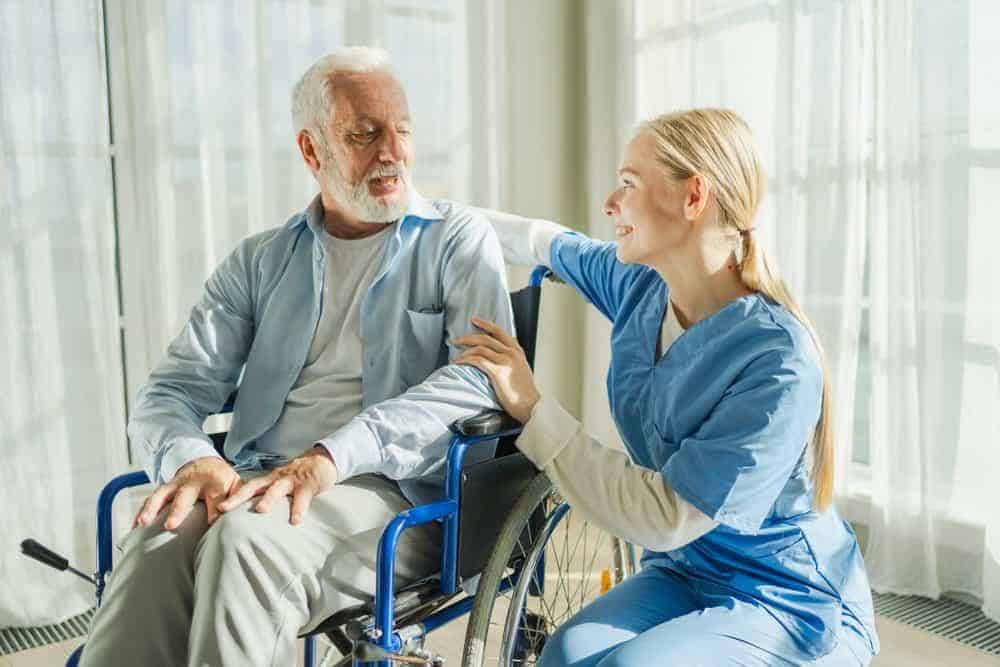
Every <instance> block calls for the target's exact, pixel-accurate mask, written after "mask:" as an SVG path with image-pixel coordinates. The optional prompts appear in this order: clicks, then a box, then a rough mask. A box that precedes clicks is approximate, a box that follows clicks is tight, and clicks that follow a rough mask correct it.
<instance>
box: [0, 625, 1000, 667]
mask: <svg viewBox="0 0 1000 667" xmlns="http://www.w3.org/2000/svg"><path fill="white" fill-rule="evenodd" d="M463 625H464V624H463V623H461V622H458V621H456V622H455V623H454V624H453V625H451V626H448V627H445V628H442V629H441V630H439V631H438V632H437V633H436V634H434V635H431V639H432V640H433V641H430V642H428V644H429V646H430V647H431V648H433V649H434V650H436V651H437V652H438V653H440V654H441V655H443V656H445V657H446V658H447V662H446V664H448V665H456V666H457V665H458V664H460V662H461V651H462V637H463V636H464V627H463ZM878 628H879V636H880V637H881V641H882V653H881V655H879V656H878V657H877V658H876V659H875V661H874V662H873V663H872V665H873V666H874V667H912V666H913V665H934V666H940V667H959V666H960V667H1000V656H995V655H989V654H986V653H982V652H980V651H976V650H974V649H970V648H968V647H965V646H961V645H959V644H956V643H954V642H951V641H948V640H946V639H941V638H939V637H935V636H934V635H931V634H928V633H926V632H922V631H920V630H916V629H914V628H911V627H909V626H906V625H902V624H900V623H896V622H894V621H889V620H885V619H879V620H878ZM76 645H77V643H76V642H66V643H64V644H55V645H52V646H47V647H44V648H40V649H35V650H32V651H25V652H22V653H15V654H13V655H6V656H0V667H52V666H53V665H59V664H62V663H63V661H65V659H66V657H67V656H68V655H69V653H70V652H71V651H72V650H73V648H74V647H75V646H76Z"/></svg>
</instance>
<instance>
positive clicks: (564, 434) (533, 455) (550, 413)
mask: <svg viewBox="0 0 1000 667" xmlns="http://www.w3.org/2000/svg"><path fill="white" fill-rule="evenodd" d="M580 428H581V427H580V422H579V421H577V419H576V417H574V416H573V415H571V414H570V413H569V412H567V411H566V409H565V408H563V406H561V405H559V402H558V401H557V400H555V399H554V398H548V397H546V396H542V397H541V398H540V399H538V402H537V403H535V407H534V408H532V410H531V417H529V418H528V421H527V423H526V424H525V425H524V430H523V431H521V435H520V436H518V438H517V448H518V449H520V450H521V452H523V453H524V455H525V456H527V457H528V458H529V459H530V460H531V462H532V463H534V464H535V466H536V467H537V468H538V469H539V470H541V469H544V468H545V467H546V466H547V465H549V463H551V462H552V459H554V458H555V457H557V456H558V455H559V452H561V451H562V450H563V449H564V448H565V447H566V445H567V444H569V441H570V440H572V439H573V436H575V435H576V434H577V432H578V431H579V430H580Z"/></svg>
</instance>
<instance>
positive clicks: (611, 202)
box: [604, 192, 618, 216]
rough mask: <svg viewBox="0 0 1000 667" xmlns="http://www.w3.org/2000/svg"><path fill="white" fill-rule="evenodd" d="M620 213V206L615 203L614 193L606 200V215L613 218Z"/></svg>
mask: <svg viewBox="0 0 1000 667" xmlns="http://www.w3.org/2000/svg"><path fill="white" fill-rule="evenodd" d="M617 212H618V204H617V202H615V193H614V192H612V193H611V194H610V195H608V198H607V199H605V200H604V215H607V216H613V215H615V214H616V213H617Z"/></svg>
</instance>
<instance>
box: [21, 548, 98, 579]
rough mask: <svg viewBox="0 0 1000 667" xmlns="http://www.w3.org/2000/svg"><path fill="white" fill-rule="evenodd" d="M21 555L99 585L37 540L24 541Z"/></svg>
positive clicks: (63, 557)
mask: <svg viewBox="0 0 1000 667" xmlns="http://www.w3.org/2000/svg"><path fill="white" fill-rule="evenodd" d="M21 553H23V554H24V555H25V556H27V557H28V558H34V559H35V560H37V561H38V562H39V563H44V564H45V565H48V566H49V567H54V568H55V569H57V570H59V571H61V572H65V571H66V570H69V571H70V572H72V573H73V574H75V575H76V576H78V577H80V578H82V579H86V580H87V581H89V582H90V583H92V584H96V583H97V582H96V581H94V578H93V577H91V576H88V575H86V574H84V573H83V572H80V571H79V570H78V569H76V568H75V567H73V566H71V565H70V564H69V560H68V559H67V558H66V557H65V556H60V555H59V554H57V553H56V552H55V551H52V550H51V549H49V548H48V547H46V546H45V545H44V544H41V543H40V542H37V541H35V540H32V539H27V540H23V541H22V542H21Z"/></svg>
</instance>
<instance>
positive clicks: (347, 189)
mask: <svg viewBox="0 0 1000 667" xmlns="http://www.w3.org/2000/svg"><path fill="white" fill-rule="evenodd" d="M326 164H327V166H326V167H324V169H323V171H324V172H326V173H325V175H326V181H327V183H328V184H329V185H330V186H331V189H332V190H333V197H334V199H335V200H336V201H337V203H338V204H340V206H342V207H343V209H344V212H345V213H347V214H348V215H350V216H352V217H355V218H357V219H358V220H361V221H362V222H370V223H379V224H381V223H386V222H393V221H395V220H398V219H399V218H401V217H403V214H404V213H406V209H407V208H408V207H409V204H410V196H409V195H410V175H409V173H408V172H407V170H406V167H404V166H402V165H395V166H393V167H389V168H377V169H375V170H373V171H372V172H371V173H368V174H365V177H364V178H363V179H361V182H360V183H358V184H357V185H355V186H351V185H350V184H349V183H348V182H347V179H346V178H344V176H343V174H341V173H340V170H339V169H337V167H336V162H334V161H333V160H330V159H328V160H327V163H326ZM393 172H394V173H395V174H396V175H397V176H398V178H399V182H400V184H401V185H402V189H401V191H400V192H399V193H397V194H396V195H395V196H394V197H393V199H391V200H382V201H380V200H378V199H376V198H375V197H372V195H371V193H370V192H369V191H368V179H370V178H372V177H379V176H385V175H387V174H388V173H393Z"/></svg>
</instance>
